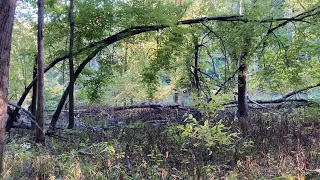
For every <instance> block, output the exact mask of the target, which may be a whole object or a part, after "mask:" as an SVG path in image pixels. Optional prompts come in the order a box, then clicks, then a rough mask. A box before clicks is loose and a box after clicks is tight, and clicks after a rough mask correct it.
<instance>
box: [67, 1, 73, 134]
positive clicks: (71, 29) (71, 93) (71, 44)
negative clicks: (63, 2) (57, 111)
mask: <svg viewBox="0 0 320 180" xmlns="http://www.w3.org/2000/svg"><path fill="white" fill-rule="evenodd" d="M73 9H74V2H73V0H70V11H69V23H70V46H69V73H70V75H69V76H70V82H69V124H68V129H72V128H73V127H74V69H73V52H72V51H73V41H74V20H73Z"/></svg>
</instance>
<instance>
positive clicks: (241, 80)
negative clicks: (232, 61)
mask: <svg viewBox="0 0 320 180" xmlns="http://www.w3.org/2000/svg"><path fill="white" fill-rule="evenodd" d="M243 58H244V57H241V60H240V62H241V64H240V67H239V74H238V113H239V117H247V116H248V110H249V106H248V101H247V80H246V78H247V65H246V63H245V62H244V60H243Z"/></svg>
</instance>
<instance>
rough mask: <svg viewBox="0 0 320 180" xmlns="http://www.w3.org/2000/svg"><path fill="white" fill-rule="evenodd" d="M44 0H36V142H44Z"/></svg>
mask: <svg viewBox="0 0 320 180" xmlns="http://www.w3.org/2000/svg"><path fill="white" fill-rule="evenodd" d="M43 26H44V0H38V41H37V43H38V75H37V77H38V81H37V115H36V121H37V123H38V125H39V126H40V128H41V129H39V128H37V129H36V142H44V140H45V136H44V132H43V129H44V34H43Z"/></svg>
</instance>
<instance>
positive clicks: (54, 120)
mask: <svg viewBox="0 0 320 180" xmlns="http://www.w3.org/2000/svg"><path fill="white" fill-rule="evenodd" d="M105 46H107V45H105ZM105 46H100V47H98V48H97V49H95V50H94V51H93V52H91V53H90V54H89V56H88V57H87V58H86V59H85V60H84V61H83V62H82V63H81V64H80V65H79V67H78V68H77V70H76V72H75V74H74V80H75V81H76V80H77V78H78V76H79V75H80V73H81V71H82V70H83V69H84V67H85V66H86V65H87V64H88V63H89V62H90V60H91V59H92V58H94V57H95V56H96V55H97V54H98V53H99V52H100V51H101V50H102V49H103V48H105ZM68 94H69V85H68V87H67V88H66V89H65V91H64V92H63V95H62V97H61V99H60V102H59V104H58V107H57V109H56V111H55V112H54V114H53V116H52V119H51V123H50V130H54V129H55V127H56V124H57V122H58V119H59V116H60V113H61V110H62V108H63V105H64V103H65V102H66V100H67V97H68Z"/></svg>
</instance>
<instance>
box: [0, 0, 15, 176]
mask: <svg viewBox="0 0 320 180" xmlns="http://www.w3.org/2000/svg"><path fill="white" fill-rule="evenodd" d="M15 9H16V1H15V0H10V1H8V0H3V1H0V163H1V164H0V176H1V174H2V161H3V156H4V145H5V125H6V119H7V110H8V109H7V108H8V87H9V64H10V51H11V40H12V27H13V21H14V12H15Z"/></svg>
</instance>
